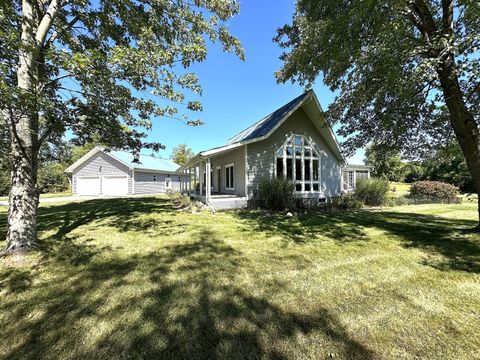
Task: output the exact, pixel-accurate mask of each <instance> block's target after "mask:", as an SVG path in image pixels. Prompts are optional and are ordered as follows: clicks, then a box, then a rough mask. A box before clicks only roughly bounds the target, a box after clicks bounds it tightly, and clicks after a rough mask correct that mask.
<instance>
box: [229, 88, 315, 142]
mask: <svg viewBox="0 0 480 360" xmlns="http://www.w3.org/2000/svg"><path fill="white" fill-rule="evenodd" d="M309 94H310V91H306V92H304V93H303V94H302V95H300V96H298V97H296V98H295V99H293V100H292V101H290V102H289V103H287V104H285V105H283V106H282V107H281V108H279V109H277V110H275V111H274V112H273V113H271V114H270V115H268V116H266V117H264V118H263V119H261V120H260V121H258V122H256V123H255V124H253V125H252V126H250V127H249V128H247V129H245V130H243V131H241V132H239V133H238V134H237V135H235V136H234V137H232V138H231V139H230V140H228V142H227V145H230V144H235V143H237V142H240V141H245V140H252V139H256V138H259V137H262V136H264V135H266V134H268V132H269V131H270V130H272V129H273V128H274V127H275V125H277V124H278V123H279V122H280V121H281V120H282V119H283V118H284V117H285V116H286V115H287V114H288V113H289V112H290V111H292V110H293V109H294V108H295V107H296V106H297V105H298V104H300V103H301V102H302V101H303V100H304V99H305V98H306V97H307V96H308V95H309Z"/></svg>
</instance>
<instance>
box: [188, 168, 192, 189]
mask: <svg viewBox="0 0 480 360" xmlns="http://www.w3.org/2000/svg"><path fill="white" fill-rule="evenodd" d="M187 191H188V192H190V191H192V168H190V167H189V168H188V183H187Z"/></svg>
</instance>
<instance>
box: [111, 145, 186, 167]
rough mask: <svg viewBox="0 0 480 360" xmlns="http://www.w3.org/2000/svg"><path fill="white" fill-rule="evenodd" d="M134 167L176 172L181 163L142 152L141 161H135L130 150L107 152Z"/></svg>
mask: <svg viewBox="0 0 480 360" xmlns="http://www.w3.org/2000/svg"><path fill="white" fill-rule="evenodd" d="M107 154H109V155H111V156H113V157H114V158H116V159H117V160H120V161H121V162H122V163H124V164H125V165H127V166H128V167H130V168H132V169H142V170H160V171H168V172H175V171H177V169H178V168H179V167H180V165H178V164H176V163H174V162H173V161H172V160H168V159H162V158H159V157H156V156H152V155H144V154H140V158H139V161H140V163H134V162H133V155H132V153H130V152H128V151H122V150H115V151H110V152H109V153H107Z"/></svg>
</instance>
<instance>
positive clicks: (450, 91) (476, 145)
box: [438, 54, 480, 231]
mask: <svg viewBox="0 0 480 360" xmlns="http://www.w3.org/2000/svg"><path fill="white" fill-rule="evenodd" d="M438 75H439V78H440V83H441V86H442V90H443V96H444V98H445V102H446V104H447V108H448V111H449V113H450V123H451V124H452V127H453V130H454V132H455V135H456V137H457V139H458V142H459V143H460V147H461V148H462V152H463V155H464V156H465V160H466V162H467V166H468V169H469V170H470V174H471V175H472V178H473V182H474V184H475V187H476V190H477V193H478V195H479V197H478V216H479V223H478V226H477V227H476V229H477V230H478V231H480V131H479V129H478V125H477V123H476V122H475V118H474V117H473V115H472V114H471V113H470V112H469V111H468V108H467V106H466V104H465V101H464V98H463V93H462V90H461V88H460V84H459V82H458V77H457V74H456V71H455V61H454V57H453V54H450V55H448V56H447V57H446V58H445V59H444V62H443V65H442V67H440V68H439V69H438Z"/></svg>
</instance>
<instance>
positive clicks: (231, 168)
mask: <svg viewBox="0 0 480 360" xmlns="http://www.w3.org/2000/svg"><path fill="white" fill-rule="evenodd" d="M233 185H234V184H233V166H232V167H230V187H232V188H233Z"/></svg>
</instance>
